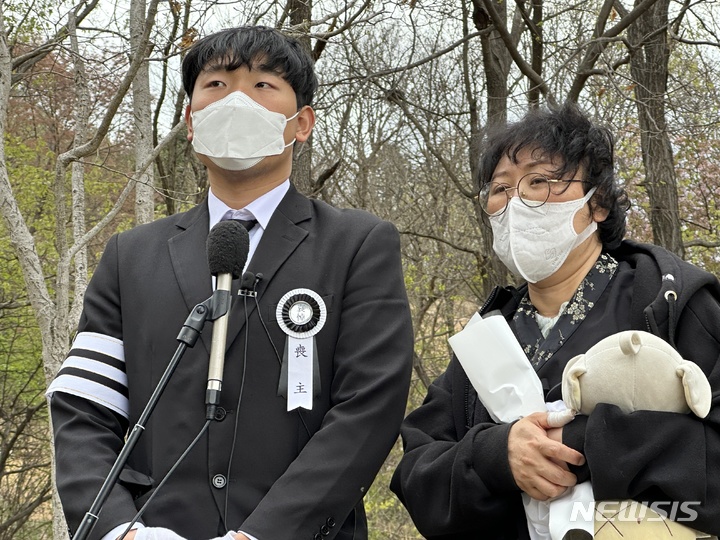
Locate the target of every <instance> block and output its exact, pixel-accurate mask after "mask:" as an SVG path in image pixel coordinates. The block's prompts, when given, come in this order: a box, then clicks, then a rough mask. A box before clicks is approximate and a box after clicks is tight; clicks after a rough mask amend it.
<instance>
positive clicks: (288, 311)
mask: <svg viewBox="0 0 720 540" xmlns="http://www.w3.org/2000/svg"><path fill="white" fill-rule="evenodd" d="M275 316H276V318H277V322H278V325H280V328H281V329H282V330H283V332H285V334H287V338H286V346H285V350H284V351H283V363H282V368H281V371H280V381H279V384H278V395H279V396H282V397H285V398H286V399H287V410H288V411H291V410H293V409H296V408H298V407H303V408H304V409H308V410H309V409H312V400H313V396H316V395H319V393H320V371H319V361H318V357H317V349H316V347H315V335H316V334H317V333H318V332H320V330H322V328H323V326H324V325H325V321H326V320H327V307H326V306H325V302H324V301H323V299H322V297H321V296H320V295H319V294H318V293H316V292H315V291H312V290H310V289H293V290H291V291H289V292H288V293H286V294H285V295H283V297H282V298H281V299H280V301H279V302H278V305H277V309H276V311H275Z"/></svg>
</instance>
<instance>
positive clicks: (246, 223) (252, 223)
mask: <svg viewBox="0 0 720 540" xmlns="http://www.w3.org/2000/svg"><path fill="white" fill-rule="evenodd" d="M232 221H237V222H238V223H239V224H240V225H242V226H243V227H245V229H246V230H247V231H248V232H250V229H252V228H253V227H254V226H255V225H257V219H233V220H232Z"/></svg>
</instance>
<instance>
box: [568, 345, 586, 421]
mask: <svg viewBox="0 0 720 540" xmlns="http://www.w3.org/2000/svg"><path fill="white" fill-rule="evenodd" d="M586 371H587V368H586V367H585V355H584V354H580V355H578V356H576V357H575V358H571V359H570V361H569V362H568V363H567V365H566V366H565V369H564V370H563V376H562V397H563V401H564V402H565V406H566V407H567V408H568V409H571V410H573V411H580V407H581V405H582V397H581V392H580V377H582V376H583V375H584V374H585V372H586Z"/></svg>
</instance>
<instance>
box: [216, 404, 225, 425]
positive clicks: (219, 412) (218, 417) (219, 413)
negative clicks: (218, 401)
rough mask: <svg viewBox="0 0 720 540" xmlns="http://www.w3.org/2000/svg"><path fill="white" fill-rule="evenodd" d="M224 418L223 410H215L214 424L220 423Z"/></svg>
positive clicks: (220, 408)
mask: <svg viewBox="0 0 720 540" xmlns="http://www.w3.org/2000/svg"><path fill="white" fill-rule="evenodd" d="M226 416H227V411H226V410H225V409H224V408H222V407H218V408H217V409H215V421H216V422H222V421H223V420H225V417H226Z"/></svg>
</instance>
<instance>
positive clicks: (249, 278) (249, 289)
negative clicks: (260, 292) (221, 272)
mask: <svg viewBox="0 0 720 540" xmlns="http://www.w3.org/2000/svg"><path fill="white" fill-rule="evenodd" d="M262 277H263V275H262V274H253V273H252V272H245V273H244V274H243V275H242V280H241V281H240V289H238V296H246V297H250V298H255V297H256V296H257V290H256V289H257V284H258V283H260V280H261V279H262Z"/></svg>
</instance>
